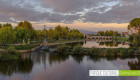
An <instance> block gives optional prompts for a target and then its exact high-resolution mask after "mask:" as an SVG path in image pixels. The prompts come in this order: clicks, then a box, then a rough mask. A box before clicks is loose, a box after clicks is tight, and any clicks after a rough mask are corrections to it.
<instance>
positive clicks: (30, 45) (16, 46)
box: [5, 44, 39, 50]
mask: <svg viewBox="0 0 140 80" xmlns="http://www.w3.org/2000/svg"><path fill="white" fill-rule="evenodd" d="M11 46H13V47H14V48H15V49H16V50H30V49H32V48H34V47H37V46H39V44H29V45H11ZM9 47H10V46H6V47H5V48H6V49H7V48H9Z"/></svg>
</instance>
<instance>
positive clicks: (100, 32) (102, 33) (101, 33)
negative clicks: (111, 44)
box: [97, 31, 105, 36]
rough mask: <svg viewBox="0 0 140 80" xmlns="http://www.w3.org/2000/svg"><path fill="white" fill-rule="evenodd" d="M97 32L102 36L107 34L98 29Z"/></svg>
mask: <svg viewBox="0 0 140 80" xmlns="http://www.w3.org/2000/svg"><path fill="white" fill-rule="evenodd" d="M97 34H98V35H100V36H104V35H105V33H104V31H98V33H97Z"/></svg>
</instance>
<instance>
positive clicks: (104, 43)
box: [68, 40, 130, 48]
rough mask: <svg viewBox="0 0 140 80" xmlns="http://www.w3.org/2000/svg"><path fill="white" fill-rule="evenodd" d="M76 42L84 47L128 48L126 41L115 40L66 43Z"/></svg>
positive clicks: (73, 44) (72, 44)
mask: <svg viewBox="0 0 140 80" xmlns="http://www.w3.org/2000/svg"><path fill="white" fill-rule="evenodd" d="M77 44H80V45H82V46H83V47H84V48H92V47H97V48H129V47H130V46H129V43H128V42H115V41H94V40H89V41H82V42H75V43H68V45H71V46H75V45H77Z"/></svg>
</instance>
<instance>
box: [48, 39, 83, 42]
mask: <svg viewBox="0 0 140 80" xmlns="http://www.w3.org/2000/svg"><path fill="white" fill-rule="evenodd" d="M79 40H84V39H70V40H68V39H66V40H48V41H47V42H48V43H65V42H70V41H79Z"/></svg>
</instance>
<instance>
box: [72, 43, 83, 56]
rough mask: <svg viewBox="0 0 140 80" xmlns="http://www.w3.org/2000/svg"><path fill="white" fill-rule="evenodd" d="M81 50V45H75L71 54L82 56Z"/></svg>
mask: <svg viewBox="0 0 140 80" xmlns="http://www.w3.org/2000/svg"><path fill="white" fill-rule="evenodd" d="M83 52H84V51H83V48H82V46H81V45H76V46H75V47H74V48H73V50H72V54H83Z"/></svg>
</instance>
